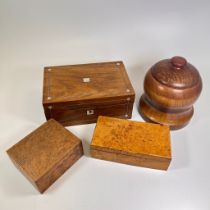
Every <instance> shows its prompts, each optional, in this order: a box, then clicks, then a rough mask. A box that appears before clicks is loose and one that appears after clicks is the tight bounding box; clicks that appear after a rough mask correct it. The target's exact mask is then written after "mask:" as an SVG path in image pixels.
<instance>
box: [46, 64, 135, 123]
mask: <svg viewBox="0 0 210 210" xmlns="http://www.w3.org/2000/svg"><path fill="white" fill-rule="evenodd" d="M134 97H135V93H134V90H133V87H132V85H131V83H130V80H129V78H128V75H127V73H126V70H125V67H124V65H123V62H121V61H117V62H107V63H94V64H82V65H69V66H53V67H52V66H51V67H45V69H44V88H43V106H44V111H45V115H46V118H47V119H50V118H53V119H55V120H57V121H58V122H60V123H61V124H63V125H64V126H69V125H75V124H86V123H94V122H96V121H97V118H98V116H99V115H105V116H114V117H119V118H131V115H132V109H133V103H134Z"/></svg>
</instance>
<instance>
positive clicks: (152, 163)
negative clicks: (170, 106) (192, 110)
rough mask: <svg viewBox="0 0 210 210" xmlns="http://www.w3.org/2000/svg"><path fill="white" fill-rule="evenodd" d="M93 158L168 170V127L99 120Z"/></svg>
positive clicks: (109, 119)
mask: <svg viewBox="0 0 210 210" xmlns="http://www.w3.org/2000/svg"><path fill="white" fill-rule="evenodd" d="M90 148H91V149H90V152H91V155H92V157H95V158H98V159H103V160H110V161H114V162H119V163H126V164H130V165H136V166H142V167H149V168H155V169H162V170H167V168H168V166H169V164H170V161H171V145H170V131H169V127H168V126H163V125H157V124H153V123H143V122H135V121H128V120H122V119H117V118H110V117H104V116H100V117H99V118H98V121H97V125H96V128H95V131H94V135H93V139H92V143H91V146H90Z"/></svg>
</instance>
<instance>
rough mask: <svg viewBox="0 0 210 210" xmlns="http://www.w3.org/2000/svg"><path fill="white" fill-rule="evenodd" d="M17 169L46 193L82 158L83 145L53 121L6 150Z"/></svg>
mask: <svg viewBox="0 0 210 210" xmlns="http://www.w3.org/2000/svg"><path fill="white" fill-rule="evenodd" d="M7 153H8V155H9V157H10V158H11V160H12V161H13V163H14V164H15V166H16V167H17V168H18V169H19V170H20V171H21V172H22V173H23V175H25V177H26V178H28V180H29V181H30V182H31V183H32V184H33V185H34V186H35V187H36V188H37V189H38V190H39V191H40V192H41V193H43V192H44V191H45V190H46V189H47V188H48V187H49V186H50V185H51V184H53V183H54V182H55V181H56V180H57V179H58V178H59V177H60V176H61V175H62V174H63V173H64V172H65V171H66V170H67V169H68V168H69V167H71V166H72V165H73V164H74V163H75V162H76V161H77V160H78V159H79V158H80V157H81V156H82V155H83V149H82V143H81V141H80V140H79V139H78V138H77V137H76V136H74V135H73V134H72V133H71V132H69V131H68V130H66V129H65V128H64V127H63V126H62V125H61V124H59V123H58V122H56V121H55V120H53V119H51V120H49V121H48V122H46V123H44V124H43V125H42V126H40V127H39V128H38V129H36V130H35V131H33V132H32V133H30V134H29V135H28V136H26V137H25V138H24V139H22V140H21V141H19V142H18V143H17V144H15V145H14V146H12V147H11V148H10V149H9V150H8V151H7Z"/></svg>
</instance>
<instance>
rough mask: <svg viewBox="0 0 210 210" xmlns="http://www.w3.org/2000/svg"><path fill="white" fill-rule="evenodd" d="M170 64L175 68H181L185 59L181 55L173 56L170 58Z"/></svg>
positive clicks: (184, 63) (185, 61)
mask: <svg viewBox="0 0 210 210" xmlns="http://www.w3.org/2000/svg"><path fill="white" fill-rule="evenodd" d="M171 64H172V65H173V66H174V67H175V68H177V69H181V68H183V67H184V66H185V65H186V64H187V60H186V59H185V58H183V57H181V56H175V57H173V58H171Z"/></svg>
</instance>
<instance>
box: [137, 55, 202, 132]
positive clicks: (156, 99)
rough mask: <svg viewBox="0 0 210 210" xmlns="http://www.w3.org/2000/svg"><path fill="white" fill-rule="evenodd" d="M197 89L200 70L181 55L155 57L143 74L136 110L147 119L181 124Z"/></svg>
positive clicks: (188, 115) (190, 112)
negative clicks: (158, 59)
mask: <svg viewBox="0 0 210 210" xmlns="http://www.w3.org/2000/svg"><path fill="white" fill-rule="evenodd" d="M201 90H202V80H201V77H200V74H199V72H198V71H197V69H196V68H195V67H194V66H193V65H191V64H190V63H188V62H187V60H186V59H185V58H183V57H179V56H175V57H173V58H172V59H165V60H162V61H159V62H158V63H156V64H155V65H154V66H152V67H151V68H150V69H149V71H148V72H147V74H146V76H145V79H144V94H143V96H142V97H141V100H140V102H139V112H140V114H141V115H142V117H143V118H144V119H146V120H147V121H151V122H156V123H161V124H165V125H169V126H170V128H171V129H178V128H182V127H184V126H185V125H187V123H188V122H189V121H190V119H191V117H192V115H193V104H194V103H195V101H196V100H197V99H198V97H199V95H200V93H201Z"/></svg>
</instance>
